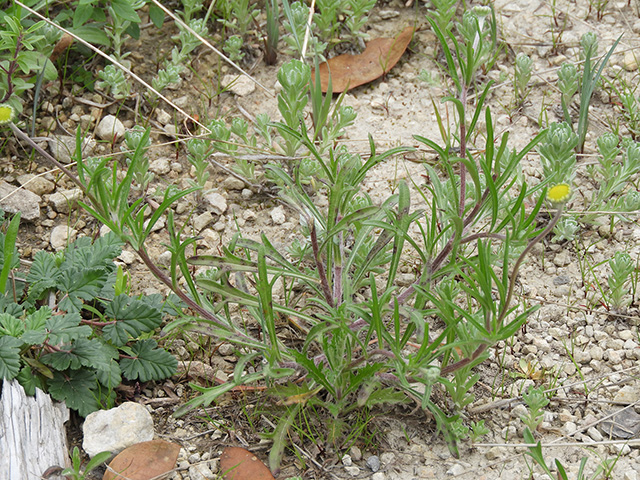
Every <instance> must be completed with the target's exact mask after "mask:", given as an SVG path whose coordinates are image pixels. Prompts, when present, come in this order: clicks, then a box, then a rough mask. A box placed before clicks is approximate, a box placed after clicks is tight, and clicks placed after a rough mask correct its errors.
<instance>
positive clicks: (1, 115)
mask: <svg viewBox="0 0 640 480" xmlns="http://www.w3.org/2000/svg"><path fill="white" fill-rule="evenodd" d="M13 114H14V111H13V107H12V106H11V105H9V104H8V103H0V125H6V124H7V123H9V122H11V121H12V120H13Z"/></svg>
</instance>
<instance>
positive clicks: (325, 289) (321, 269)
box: [307, 219, 335, 308]
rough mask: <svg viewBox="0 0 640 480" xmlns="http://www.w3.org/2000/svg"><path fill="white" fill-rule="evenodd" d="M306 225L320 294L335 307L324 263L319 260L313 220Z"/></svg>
mask: <svg viewBox="0 0 640 480" xmlns="http://www.w3.org/2000/svg"><path fill="white" fill-rule="evenodd" d="M307 224H310V225H311V231H310V232H309V236H310V237H311V248H312V250H313V258H314V260H315V262H316V268H317V269H318V275H319V276H320V286H321V287H322V293H324V296H325V299H326V300H327V303H328V304H329V306H330V307H331V308H333V307H334V306H335V302H334V299H333V294H332V293H331V288H330V287H329V282H328V281H327V271H326V269H325V266H324V263H322V258H320V247H319V246H318V234H317V232H316V224H315V222H314V220H313V219H309V221H308V222H307Z"/></svg>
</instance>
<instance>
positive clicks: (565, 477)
mask: <svg viewBox="0 0 640 480" xmlns="http://www.w3.org/2000/svg"><path fill="white" fill-rule="evenodd" d="M524 441H525V442H527V444H528V445H529V446H528V447H527V449H528V450H527V452H526V453H525V458H526V457H529V458H531V459H532V460H533V462H534V463H535V464H536V465H538V466H539V467H540V468H541V469H542V471H543V472H544V474H545V475H546V476H547V477H548V478H549V480H569V478H570V477H569V474H568V473H567V470H566V469H565V467H564V465H563V464H562V462H561V461H560V460H559V459H557V458H556V459H555V469H554V470H555V472H553V471H552V467H551V466H549V465H548V464H547V461H546V460H545V458H544V453H543V451H542V444H541V442H540V441H537V442H536V439H535V438H534V436H533V433H531V430H529V428H525V429H524ZM619 458H620V457H619V456H618V457H616V458H607V459H603V460H602V461H601V462H600V464H599V465H598V466H597V467H596V469H595V471H594V472H593V473H592V474H591V475H589V474H588V473H587V472H586V471H585V468H586V466H587V462H588V461H589V458H588V457H586V456H584V457H582V458H581V460H580V465H579V467H578V471H577V473H576V476H575V477H572V478H575V480H597V479H599V478H605V479H606V478H611V476H610V475H611V473H612V471H613V468H614V467H615V465H616V463H617V462H618V459H619Z"/></svg>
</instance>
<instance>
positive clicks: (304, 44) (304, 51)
mask: <svg viewBox="0 0 640 480" xmlns="http://www.w3.org/2000/svg"><path fill="white" fill-rule="evenodd" d="M154 1H155V0H154ZM315 9H316V0H311V5H310V6H309V16H308V17H307V29H306V30H305V32H304V41H303V42H302V51H301V52H300V60H301V61H303V62H304V57H305V56H306V55H307V45H308V43H309V37H310V36H311V21H312V20H313V12H314V11H315Z"/></svg>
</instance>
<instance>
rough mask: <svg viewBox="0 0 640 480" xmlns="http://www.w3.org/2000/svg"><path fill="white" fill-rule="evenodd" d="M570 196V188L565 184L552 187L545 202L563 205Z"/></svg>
mask: <svg viewBox="0 0 640 480" xmlns="http://www.w3.org/2000/svg"><path fill="white" fill-rule="evenodd" d="M570 196H571V187H570V186H569V184H567V183H559V184H557V185H554V186H553V187H551V188H550V189H549V191H548V192H547V200H549V201H550V202H551V203H564V202H566V201H567V200H569V197H570Z"/></svg>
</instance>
